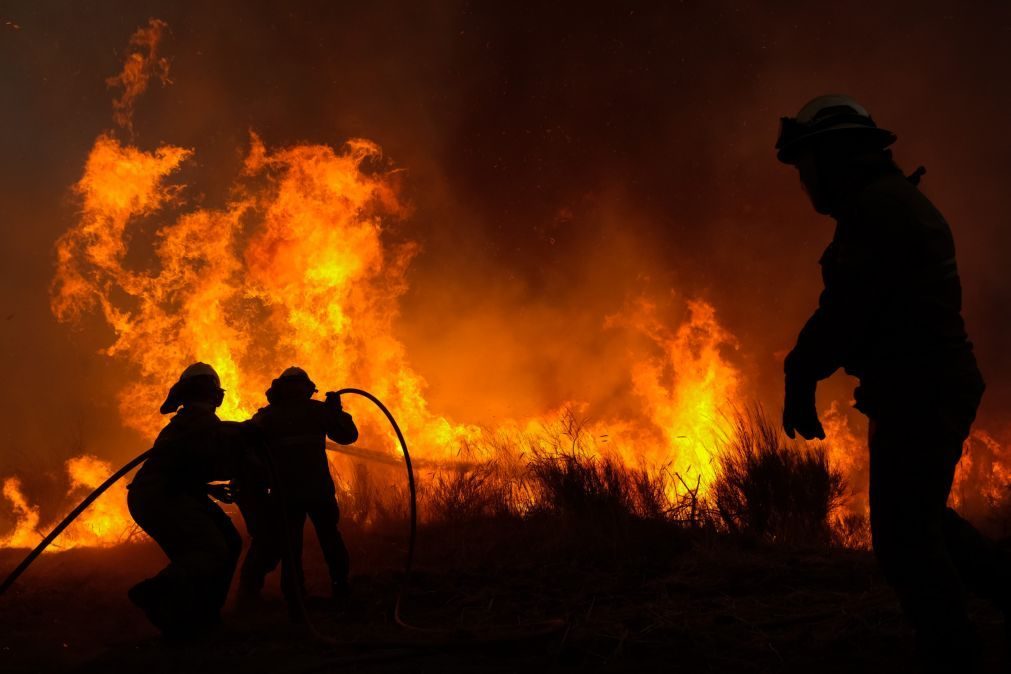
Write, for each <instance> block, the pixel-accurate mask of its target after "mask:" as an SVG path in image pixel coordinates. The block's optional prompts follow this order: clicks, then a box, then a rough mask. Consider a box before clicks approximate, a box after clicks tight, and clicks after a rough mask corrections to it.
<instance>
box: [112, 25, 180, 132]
mask: <svg viewBox="0 0 1011 674" xmlns="http://www.w3.org/2000/svg"><path fill="white" fill-rule="evenodd" d="M167 27H168V24H167V23H165V22H164V21H162V20H160V19H151V20H150V21H149V22H148V24H147V26H145V27H143V28H138V29H137V31H136V32H135V33H134V34H133V36H132V37H131V38H130V46H131V47H133V48H134V49H133V50H132V51H131V52H130V53H129V54H128V55H127V57H126V63H124V64H123V72H121V73H120V74H119V75H116V76H115V77H110V78H109V79H107V80H106V84H107V85H109V86H110V87H122V88H123V93H122V95H120V97H119V98H117V99H115V100H113V102H112V118H113V120H114V121H115V122H116V124H118V125H119V126H121V127H123V128H124V129H126V130H127V131H128V132H129V133H130V134H133V106H134V105H135V104H136V102H137V99H138V98H140V96H141V94H143V93H144V92H145V91H147V85H148V82H149V81H150V80H151V78H152V77H157V78H158V80H159V81H160V82H161V83H162V84H171V81H170V80H169V77H168V74H169V62H168V59H166V58H165V57H163V56H159V55H158V46H159V44H160V43H161V37H162V32H163V31H164V30H165V29H166V28H167Z"/></svg>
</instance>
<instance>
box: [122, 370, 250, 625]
mask: <svg viewBox="0 0 1011 674" xmlns="http://www.w3.org/2000/svg"><path fill="white" fill-rule="evenodd" d="M223 398H224V391H223V390H222V388H221V382H220V380H219V379H218V375H217V373H216V372H215V371H214V368H212V367H211V366H210V365H207V364H205V363H195V364H193V365H190V366H189V367H187V368H186V370H184V371H183V373H182V375H181V376H180V377H179V381H178V382H177V383H176V384H175V385H173V386H172V388H171V390H170V391H169V394H168V397H167V398H166V400H165V402H164V404H163V405H162V407H161V413H162V414H172V413H175V416H173V417H172V419H171V420H170V421H169V423H168V425H166V426H165V428H163V429H162V431H161V433H159V435H158V438H157V440H155V443H154V447H153V449H152V453H151V456H150V458H148V460H147V462H146V463H145V464H144V465H143V466H141V468H140V470H139V471H138V472H137V475H136V477H135V478H134V480H133V482H132V483H131V484H130V486H129V492H128V496H127V505H128V506H129V509H130V514H131V515H132V516H133V518H134V520H135V521H136V522H137V524H138V525H140V527H141V528H142V529H143V530H144V531H145V532H146V533H147V534H148V535H149V536H151V538H153V539H154V540H155V542H156V543H158V545H159V546H161V548H162V550H163V551H164V552H165V554H166V555H167V556H168V558H169V564H168V566H166V567H165V569H163V570H162V571H161V572H160V573H158V575H156V576H154V577H153V578H149V579H147V580H144V581H142V582H140V583H138V584H137V585H135V586H134V587H132V588H131V589H130V591H129V596H130V600H131V601H132V602H133V603H134V604H136V605H137V606H138V607H140V608H141V609H142V610H143V611H144V612H145V614H146V615H147V617H148V619H149V620H150V621H151V622H152V623H153V624H154V625H155V626H156V627H158V628H159V629H161V630H162V632H163V633H164V634H165V635H166V636H187V635H191V634H194V633H197V632H200V631H202V630H205V629H206V628H208V627H210V626H212V625H214V624H216V623H217V622H218V621H219V613H220V610H221V606H222V604H223V603H224V601H225V598H226V597H227V595H228V588H229V585H230V584H231V580H232V575H233V574H234V572H235V565H236V563H237V562H238V558H239V553H240V552H241V550H242V539H241V537H240V536H239V533H238V531H236V529H235V527H234V526H233V525H232V521H231V520H230V519H229V517H228V515H226V514H225V513H224V512H223V511H222V510H221V508H220V507H219V506H218V505H217V504H215V503H214V502H213V501H212V500H211V499H210V497H209V495H208V493H209V490H210V491H211V492H213V493H215V494H217V495H218V496H219V497H221V498H222V499H225V500H227V497H228V495H227V491H225V490H223V489H220V488H217V487H215V486H213V485H209V484H208V483H210V482H214V481H219V480H220V481H223V480H231V479H232V478H233V477H234V476H235V471H236V468H237V466H238V465H239V463H240V459H239V457H240V455H241V453H242V451H243V446H244V439H243V438H244V431H243V429H242V427H241V426H240V425H239V424H236V423H229V422H224V421H221V420H219V419H218V417H217V415H216V414H215V409H217V408H218V407H219V406H220V405H221V402H222V400H223ZM180 407H181V408H182V409H180ZM177 410H178V411H177Z"/></svg>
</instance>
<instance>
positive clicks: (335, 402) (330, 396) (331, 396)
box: [326, 391, 344, 410]
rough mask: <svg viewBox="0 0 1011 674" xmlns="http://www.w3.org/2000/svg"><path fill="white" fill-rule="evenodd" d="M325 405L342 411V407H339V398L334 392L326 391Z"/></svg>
mask: <svg viewBox="0 0 1011 674" xmlns="http://www.w3.org/2000/svg"><path fill="white" fill-rule="evenodd" d="M326 404H327V405H330V406H331V407H334V408H336V409H338V410H343V409H344V407H343V406H342V405H341V396H340V394H339V393H337V392H336V391H327V393H326Z"/></svg>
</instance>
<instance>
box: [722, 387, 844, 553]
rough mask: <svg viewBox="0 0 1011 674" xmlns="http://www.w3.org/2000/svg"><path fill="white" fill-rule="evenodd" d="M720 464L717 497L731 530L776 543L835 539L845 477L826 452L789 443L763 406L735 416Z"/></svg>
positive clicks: (724, 518)
mask: <svg viewBox="0 0 1011 674" xmlns="http://www.w3.org/2000/svg"><path fill="white" fill-rule="evenodd" d="M719 463H720V469H721V470H720V471H719V474H718V476H717V478H716V481H715V482H714V485H713V500H714V503H715V506H716V509H717V512H718V513H719V516H720V519H721V520H722V522H723V523H724V524H725V525H726V526H727V528H728V529H730V530H731V531H735V532H741V533H746V534H749V535H754V536H758V537H761V538H765V539H768V540H772V541H778V542H790V543H828V542H830V541H831V540H832V528H831V524H830V516H831V515H832V513H833V511H835V510H836V509H837V508H838V507H839V505H840V502H841V499H842V497H843V495H844V492H845V482H844V480H843V478H842V475H841V474H840V473H839V472H837V471H835V470H833V469H832V468H831V467H830V466H829V464H828V460H827V459H826V457H825V453H824V452H823V451H821V450H815V449H810V448H805V449H801V448H799V447H798V446H797V445H795V444H793V443H787V442H786V441H785V439H784V437H783V436H782V435H781V434H780V432H779V429H778V428H777V426H776V425H774V424H773V423H772V422H770V421H769V419H768V417H766V415H765V414H764V412H763V411H762V409H761V408H759V407H755V408H753V409H752V410H751V411H750V412H748V413H739V414H737V415H736V416H735V418H734V424H733V429H732V431H731V436H730V438H728V439H727V440H726V441H725V443H724V446H723V448H722V452H721V454H720V457H719Z"/></svg>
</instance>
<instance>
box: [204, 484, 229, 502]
mask: <svg viewBox="0 0 1011 674" xmlns="http://www.w3.org/2000/svg"><path fill="white" fill-rule="evenodd" d="M207 495H208V496H210V497H211V498H213V499H215V500H217V501H221V502H222V503H235V491H234V490H233V489H232V486H231V485H230V484H209V485H207Z"/></svg>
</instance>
